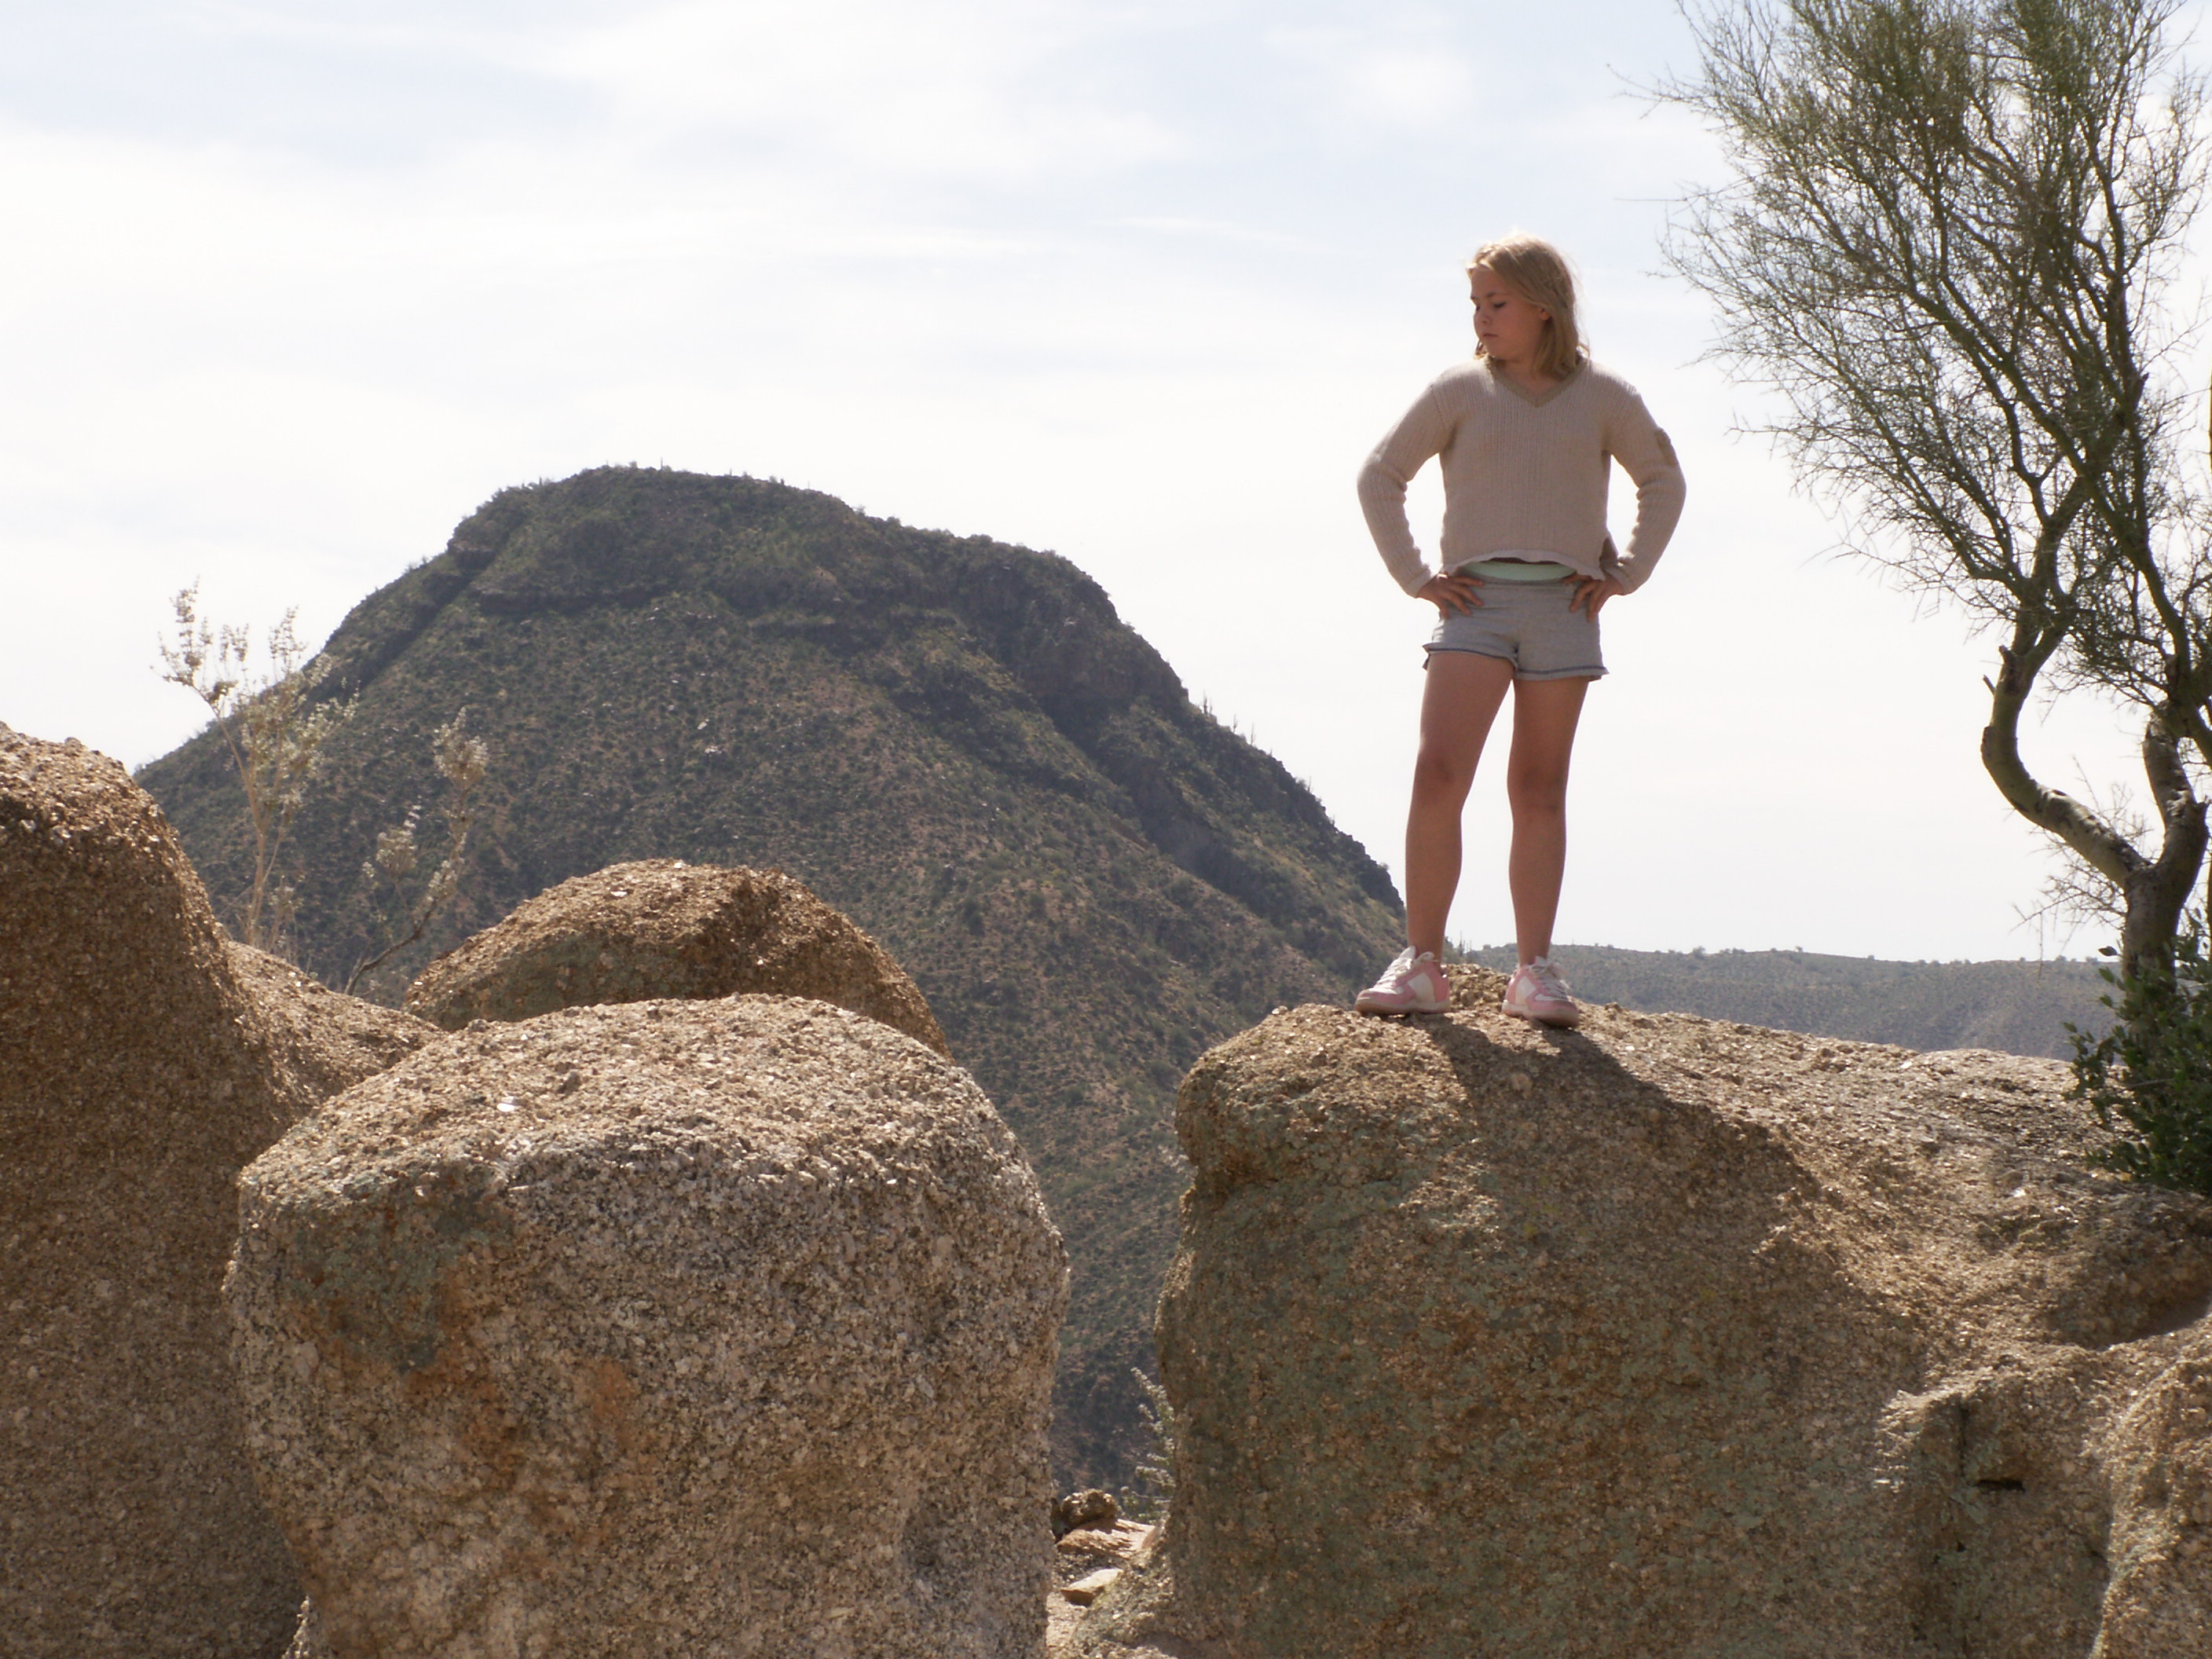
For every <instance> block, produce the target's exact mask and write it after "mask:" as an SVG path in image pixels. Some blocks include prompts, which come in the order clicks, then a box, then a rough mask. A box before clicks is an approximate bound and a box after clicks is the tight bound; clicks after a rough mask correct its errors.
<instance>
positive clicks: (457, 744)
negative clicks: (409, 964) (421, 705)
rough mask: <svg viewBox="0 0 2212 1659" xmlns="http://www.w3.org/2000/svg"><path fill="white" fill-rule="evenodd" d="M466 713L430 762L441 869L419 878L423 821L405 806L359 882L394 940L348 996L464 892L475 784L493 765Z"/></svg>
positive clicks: (356, 973)
mask: <svg viewBox="0 0 2212 1659" xmlns="http://www.w3.org/2000/svg"><path fill="white" fill-rule="evenodd" d="M468 715H469V711H468V710H467V709H466V708H463V709H462V710H461V711H460V712H459V714H455V715H454V716H453V719H452V720H448V721H447V723H446V724H445V725H443V726H440V727H439V728H438V729H437V731H436V732H435V733H434V734H433V735H432V737H431V739H430V761H431V764H432V765H433V766H434V767H435V769H436V771H437V774H438V776H439V777H440V778H441V780H443V781H444V783H445V786H446V799H445V803H444V805H443V808H442V811H441V816H442V817H443V818H444V820H445V851H444V854H443V856H442V857H441V859H440V860H439V861H438V864H437V866H436V867H435V869H433V870H432V871H431V872H429V873H428V876H427V877H426V876H423V875H422V873H421V872H422V863H423V854H422V845H421V843H420V842H419V841H418V840H417V839H416V831H417V830H418V829H420V828H421V827H422V807H421V806H420V805H415V806H410V808H408V810H407V815H406V817H404V818H402V819H401V820H400V822H399V823H396V824H394V825H393V826H392V828H390V829H386V830H383V831H381V832H380V834H379V835H378V836H377V838H376V850H375V852H374V853H373V854H370V856H369V857H368V860H366V861H365V862H364V863H363V864H362V866H361V873H362V880H363V881H365V882H366V883H367V884H368V888H369V890H370V892H371V894H372V895H374V896H376V898H377V899H378V900H379V901H380V908H382V909H384V910H385V911H386V912H387V913H388V914H389V915H391V916H392V918H393V922H392V936H391V937H390V938H389V939H388V940H387V941H386V943H385V945H383V947H382V948H381V949H379V950H374V951H371V952H370V953H369V954H368V955H367V956H364V957H362V959H361V960H360V961H359V962H357V963H355V964H354V969H353V972H352V973H351V974H349V975H347V977H346V982H345V988H346V990H347V991H348V992H351V991H352V990H353V989H354V987H356V986H357V985H359V984H360V983H361V981H362V978H363V977H364V976H366V975H368V974H371V973H374V971H375V970H376V969H379V968H381V967H382V966H383V965H384V964H385V963H386V962H389V961H390V960H391V959H392V957H395V956H397V955H398V953H399V952H400V951H404V950H405V949H406V948H407V947H408V946H409V945H412V944H414V943H415V942H416V940H417V939H421V938H422V935H423V933H425V932H426V931H428V927H429V926H430V923H431V921H432V920H433V919H434V918H435V916H436V915H437V914H438V913H439V912H440V911H441V910H442V909H444V908H446V906H447V904H449V903H451V902H453V895H454V894H455V893H456V892H458V891H459V889H460V883H461V872H462V868H463V866H465V864H466V863H467V861H468V855H469V835H470V832H471V830H472V829H474V828H475V826H476V792H477V785H478V784H480V783H482V782H483V779H484V773H485V772H486V771H487V770H488V769H489V767H490V764H491V749H490V746H489V744H486V743H485V742H484V740H483V738H477V737H471V736H470V735H469V733H468V732H467V731H466V730H465V726H466V723H467V720H468Z"/></svg>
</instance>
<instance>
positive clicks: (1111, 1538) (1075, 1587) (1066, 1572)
mask: <svg viewBox="0 0 2212 1659" xmlns="http://www.w3.org/2000/svg"><path fill="white" fill-rule="evenodd" d="M1152 1530H1153V1529H1152V1528H1150V1527H1148V1526H1144V1525H1142V1524H1140V1523H1139V1522H1134V1521H1120V1520H1114V1521H1102V1522H1097V1523H1096V1524H1095V1525H1092V1526H1088V1527H1079V1528H1076V1529H1075V1530H1073V1531H1072V1532H1068V1533H1065V1534H1062V1535H1061V1537H1060V1541H1059V1542H1058V1543H1056V1544H1055V1545H1054V1547H1053V1559H1052V1579H1053V1591H1052V1595H1051V1596H1050V1598H1049V1599H1048V1601H1047V1602H1046V1605H1045V1631H1044V1645H1045V1653H1046V1656H1047V1659H1060V1656H1061V1655H1062V1654H1064V1653H1066V1651H1067V1650H1068V1647H1069V1644H1071V1643H1072V1642H1073V1640H1074V1638H1075V1632H1076V1630H1077V1628H1078V1626H1079V1625H1080V1624H1081V1622H1082V1619H1083V1613H1084V1609H1085V1608H1086V1607H1089V1606H1090V1605H1091V1603H1092V1602H1093V1601H1096V1600H1097V1594H1096V1589H1092V1588H1079V1587H1085V1586H1095V1587H1097V1589H1103V1588H1104V1586H1105V1584H1110V1583H1113V1582H1114V1581H1115V1579H1117V1578H1118V1577H1120V1576H1121V1571H1123V1570H1124V1569H1125V1568H1127V1566H1128V1565H1129V1564H1130V1562H1132V1561H1133V1560H1135V1559H1137V1557H1138V1555H1139V1553H1140V1552H1141V1551H1142V1550H1143V1549H1144V1548H1145V1547H1146V1545H1148V1544H1149V1543H1150V1542H1151V1541H1152ZM1102 1580H1103V1583H1101V1582H1100V1581H1102ZM1071 1592H1073V1594H1071Z"/></svg>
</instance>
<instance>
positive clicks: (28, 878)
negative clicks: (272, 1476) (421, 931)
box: [0, 726, 437, 1659]
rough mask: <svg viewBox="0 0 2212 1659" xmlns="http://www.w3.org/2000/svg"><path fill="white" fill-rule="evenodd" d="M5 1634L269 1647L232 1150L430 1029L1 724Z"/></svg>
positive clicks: (134, 796) (25, 1638) (202, 1648)
mask: <svg viewBox="0 0 2212 1659" xmlns="http://www.w3.org/2000/svg"><path fill="white" fill-rule="evenodd" d="M0 906H4V917H0V1250H3V1251H4V1255H0V1261H4V1262H5V1286H4V1290H0V1528H4V1532H0V1649H4V1650H5V1651H6V1652H7V1653H9V1654H10V1655H14V1656H23V1659H30V1656H46V1655H52V1656H69V1659H82V1656H88V1655H98V1654H127V1655H130V1656H131V1659H140V1656H144V1655H148V1654H177V1655H193V1656H213V1655H221V1656H233V1655H235V1656H240V1659H268V1656H270V1654H272V1653H275V1652H277V1651H279V1650H282V1648H283V1643H284V1636H285V1632H287V1631H289V1629H290V1627H291V1622H292V1617H293V1613H294V1611H295V1608H296V1607H297V1606H298V1604H299V1599H300V1590H299V1586H298V1583H297V1580H296V1577H295V1573H294V1571H293V1567H292V1563H291V1560H290V1558H289V1555H288V1554H287V1553H286V1551H285V1548H284V1545H283V1539H282V1537H281V1536H280V1535H279V1534H278V1533H277V1531H276V1526H275V1524H274V1522H272V1521H271V1520H270V1516H269V1515H268V1514H267V1512H266V1511H265V1510H264V1509H263V1508H262V1506H261V1504H260V1502H259V1500H258V1498H257V1497H256V1495H255V1493H254V1491H253V1486H252V1479H251V1477H250V1475H249V1474H248V1470H247V1466H246V1459H245V1455H244V1449H243V1446H242V1444H241V1443H240V1437H239V1427H238V1422H237V1414H236V1411H235V1408H234V1405H233V1403H232V1400H231V1394H230V1378H229V1367H228V1357H227V1352H226V1351H227V1346H228V1331H227V1328H226V1325H225V1322H224V1319H223V1313H222V1302H221V1297H220V1294H219V1287H220V1285H221V1283H222V1270H223V1263H224V1261H225V1260H226V1259H227V1258H228V1255H229V1254H230V1243H231V1239H232V1237H233V1236H234V1233H235V1231H236V1227H237V1215H238V1206H237V1199H236V1197H235V1194H234V1192H233V1188H232V1183H233V1181H234V1178H235V1176H237V1173H238V1170H239V1169H240V1166H241V1165H243V1164H246V1163H247V1162H248V1161H249V1160H251V1159H252V1158H253V1157H254V1156H255V1155H256V1154H257V1153H258V1152H261V1151H262V1149H263V1148H264V1147H266V1146H268V1145H269V1144H270V1142H271V1141H273V1140H275V1139H276V1137H277V1136H278V1135H280V1134H282V1133H283V1132H284V1130H285V1129H286V1128H287V1127H289V1126H290V1125H291V1124H292V1123H293V1122H294V1121H296V1120H297V1119H298V1118H300V1117H301V1115H303V1114H304V1113H306V1112H307V1111H308V1110H309V1109H312V1108H313V1106H314V1105H316V1104H317V1103H319V1102H320V1101H321V1100H322V1099H324V1098H325V1097H326V1096H328V1095H329V1094H331V1093H332V1092H334V1091H337V1090H339V1089H343V1088H344V1087H346V1086H347V1085H350V1084H352V1083H354V1082H356V1081H357V1080H358V1079H361V1078H362V1077H365V1076H367V1075H368V1074H369V1073H374V1072H376V1071H380V1070H381V1069H383V1068H384V1067H385V1066H388V1065H390V1064H391V1063H392V1061H393V1060H397V1059H398V1058H399V1057H400V1056H401V1055H403V1054H405V1053H406V1052H408V1051H409V1050H410V1049H411V1048H415V1047H416V1046H418V1045H420V1044H421V1043H422V1042H425V1041H427V1040H428V1039H429V1038H431V1037H434V1036H436V1035H437V1033H436V1032H435V1031H434V1030H431V1028H429V1027H428V1026H425V1025H422V1024H420V1023H419V1022H417V1021H415V1020H412V1019H410V1018H407V1017H406V1016H404V1015H403V1014H397V1013H393V1012H391V1011H389V1010H387V1009H382V1008H374V1007H371V1006H368V1004H366V1003H360V1002H356V1001H355V1000H353V999H351V998H349V997H342V996H339V995H337V994H335V993H332V992H330V991H326V990H325V989H324V988H323V987H321V986H319V985H317V984H315V983H313V981H308V980H306V979H304V978H303V977H302V976H301V975H300V974H299V973H298V972H297V971H296V970H295V969H292V968H291V967H290V966H289V965H288V964H286V963H280V962H278V961H276V960H275V959H274V958H273V957H265V956H263V955H261V954H260V953H259V952H258V951H248V950H246V948H244V947H243V946H240V945H233V944H231V943H229V942H228V940H227V939H225V938H224V937H223V934H222V929H221V928H220V927H218V926H217V925H216V920H215V917H214V915H213V914H212V913H211V912H210V909H209V908H208V902H207V897H206V895H205V893H204V891H203V890H201V887H200V884H199V880H198V878H197V877H196V876H195V875H194V874H193V873H192V871H191V866H190V865H189V864H187V863H186V862H185V857H184V854H182V853H181V852H180V851H179V848H178V846H177V842H176V838H175V836H173V835H172V834H171V833H170V830H169V826H168V825H167V823H166V822H164V820H163V819H162V817H161V812H160V811H159V810H158V809H157V808H156V807H155V805H154V803H153V802H152V801H151V800H150V799H148V798H147V796H146V795H145V794H144V793H143V792H142V791H140V790H139V789H138V787H137V786H136V785H134V784H133V783H132V782H131V780H130V778H129V776H128V775H126V774H125V772H124V770H123V769H122V768H121V767H120V766H118V765H117V764H116V763H114V762H113V761H112V760H109V759H107V758H106V757H104V756H101V755H99V754H95V753H94V752H93V751H92V750H88V749H86V748H84V747H83V746H82V745H81V744H74V743H70V744H50V743H42V742H40V741H38V740H37V739H34V738H26V737H23V736H21V735H20V734H19V733H16V732H12V731H10V730H9V729H8V728H7V727H6V726H0Z"/></svg>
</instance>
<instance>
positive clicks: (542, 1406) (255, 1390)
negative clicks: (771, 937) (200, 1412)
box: [229, 996, 1066, 1659]
mask: <svg viewBox="0 0 2212 1659" xmlns="http://www.w3.org/2000/svg"><path fill="white" fill-rule="evenodd" d="M240 1192H241V1220H240V1228H241V1231H240V1242H239V1249H238V1257H237V1261H236V1264H235V1266H234V1268H233V1270H232V1273H231V1278H230V1280H229V1294H230V1298H231V1306H232V1310H233V1315H234V1324H235V1328H236V1330H237V1350H236V1352H237V1369H238V1373H239V1378H240V1390H241V1393H242V1395H243V1398H244V1401H245V1410H246V1419H247V1422H248V1425H249V1440H250V1444H251V1447H252V1451H253V1453H254V1455H255V1456H256V1458H257V1460H258V1463H259V1467H260V1469H261V1474H262V1482H263V1486H264V1490H265V1491H266V1492H267V1493H268V1495H269V1498H270V1504H271V1505H272V1507H273V1508H274V1509H275V1510H276V1512H277V1515H278V1516H279V1517H280V1519H281V1521H282V1522H283V1527H284V1531H285V1535H286V1536H287V1538H289V1540H290V1541H291V1544H292V1546H293V1548H294V1550H295V1553H297V1555H298V1557H299V1559H300V1564H301V1572H302V1577H304V1578H305V1579H306V1581H307V1587H308V1590H309V1593H310V1595H312V1597H313V1604H314V1610H315V1613H316V1615H317V1616H318V1617H319V1619H320V1620H322V1622H323V1625H324V1626H325V1632H326V1635H327V1639H328V1642H329V1646H330V1650H331V1652H332V1653H334V1654H336V1655H337V1656H338V1659H349V1656H357V1655H367V1654H372V1653H373V1654H377V1655H381V1656H402V1655H426V1656H427V1655H437V1656H440V1659H475V1656H493V1655H498V1656H510V1655H511V1656H525V1655H538V1654H550V1653H561V1654H590V1655H594V1656H617V1655H633V1654H634V1655H639V1656H658V1655H662V1654H674V1653H681V1654H688V1655H696V1656H700V1659H708V1656H719V1655H753V1654H757V1655H761V1656H774V1659H781V1656H787V1655H794V1656H795V1655H805V1654H815V1653H820V1654H823V1655H837V1656H856V1659H857V1656H872V1655H886V1656H887V1655H891V1654H897V1655H901V1656H906V1655H911V1654H915V1653H927V1654H930V1655H933V1656H937V1655H945V1656H969V1659H1012V1656H1016V1655H1020V1656H1024V1659H1027V1656H1032V1655H1034V1654H1035V1653H1036V1650H1037V1647H1038V1645H1039V1644H1040V1642H1041V1639H1042V1628H1043V1622H1044V1596H1045V1594H1046V1589H1047V1582H1046V1575H1047V1571H1048V1566H1047V1563H1048V1557H1049V1553H1050V1548H1051V1538H1050V1534H1049V1531H1048V1525H1047V1518H1048V1514H1049V1511H1050V1506H1051V1501H1052V1493H1051V1490H1050V1488H1049V1486H1048V1483H1047V1474H1046V1467H1045V1442H1044V1434H1045V1425H1046V1413H1047V1410H1048V1395H1049V1389H1050V1385H1051V1377H1052V1366H1053V1349H1054V1334H1055V1331H1056V1329H1057V1327H1058V1323H1059V1320H1060V1315H1061V1312H1062V1310H1064V1308H1065V1307H1066V1257H1065V1255H1064V1253H1063V1251H1062V1250H1061V1248H1060V1239H1059V1236H1058V1235H1057V1234H1056V1233H1055V1232H1054V1230H1053V1227H1052V1225H1051V1223H1050V1222H1049V1220H1048V1218H1046V1215H1045V1212H1044V1209H1043V1206H1042V1201H1041V1200H1040V1199H1039V1197H1038V1194H1037V1189H1036V1182H1035V1180H1034V1178H1033V1176H1031V1174H1030V1170H1029V1168H1028V1166H1027V1165H1026V1164H1024V1162H1023V1160H1022V1158H1021V1154H1020V1152H1019V1150H1018V1148H1017V1146H1015V1144H1014V1140H1013V1138H1012V1135H1011V1134H1010V1133H1008V1132H1007V1130H1006V1127H1005V1125H1004V1124H1003V1123H1002V1122H1001V1121H1000V1119H999V1117H998V1115H997V1114H996V1113H995V1112H994V1111H993V1109H991V1106H990V1104H989V1103H988V1102H987V1101H986V1100H985V1098H984V1097H983V1096H982V1094H981V1091H979V1090H978V1089H977V1088H976V1087H975V1085H974V1083H973V1082H971V1081H970V1080H969V1078H968V1075H967V1074H966V1073H964V1072H963V1071H961V1070H960V1069H959V1068H957V1066H953V1065H952V1064H951V1062H949V1061H947V1060H943V1059H941V1058H939V1056H938V1055H936V1054H933V1053H931V1052H930V1051H929V1050H928V1049H927V1048H923V1047H922V1046H921V1044H919V1043H917V1042H914V1041H913V1040H911V1039H910V1038H908V1037H907V1036H902V1035H901V1034H900V1033H898V1032H896V1031H893V1030H890V1028H889V1027H888V1026H885V1025H883V1024H878V1023H877V1022H875V1021H873V1020H871V1019H867V1018H862V1017H860V1016H859V1015H856V1014H854V1013H852V1012H849V1011H847V1010H844V1009H840V1008H835V1007H832V1006H829V1005H828V1004H825V1003H821V1002H814V1001H807V1000H799V999H796V998H783V997H753V996H745V997H733V998H730V999H726V1000H720V1001H675V1000H666V1001H653V1002H643V1003H632V1004H628V1005H623V1006H594V1007H587V1008H574V1009H568V1010H566V1011H563V1012H559V1013H555V1014H549V1015H545V1016H543V1017H541V1018H537V1019H533V1020H528V1021H525V1022H522V1023H520V1024H502V1025H494V1024H484V1025H480V1026H471V1028H470V1029H469V1030H467V1031H465V1032H464V1033H461V1034H460V1035H459V1036H455V1037H453V1039H451V1040H450V1041H448V1042H444V1043H441V1044H439V1045H438V1046H436V1047H435V1048H431V1049H428V1050H426V1051H425V1052H424V1053H422V1054H419V1055H417V1056H416V1057H415V1058H414V1059H413V1060H410V1061H409V1062H407V1063H406V1064H404V1065H403V1066H398V1067H397V1068H395V1069H394V1070H392V1072H390V1073H386V1074H385V1075H384V1076H382V1077H379V1078H376V1079H372V1080H371V1081H369V1082H368V1083H367V1084H365V1085H362V1086H361V1087H360V1088H357V1089H355V1090H353V1091H350V1092H349V1093H347V1094H345V1095H343V1096H342V1097H339V1098H338V1099H337V1100H335V1101H333V1102H331V1103H330V1104H329V1105H327V1106H326V1107H325V1108H324V1109H322V1110H321V1111H319V1112H318V1113H316V1114H315V1115H314V1116H313V1117H312V1118H311V1119H309V1120H308V1121H306V1122H304V1123H302V1124H301V1125H300V1126H299V1127H297V1128H296V1129H295V1130H294V1131H293V1132H292V1133H290V1134H289V1135H287V1136H286V1137H285V1138H284V1139H283V1140H282V1141H281V1142H279V1143H278V1144H277V1145H276V1146H274V1147H272V1148H271V1149H270V1151H269V1152H267V1153H266V1154H264V1156H263V1157H262V1158H260V1159H258V1161H257V1162H256V1163H255V1164H253V1166H252V1168H251V1169H250V1170H247V1171H246V1174H245V1175H244V1176H243V1177H241V1180H240Z"/></svg>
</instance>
